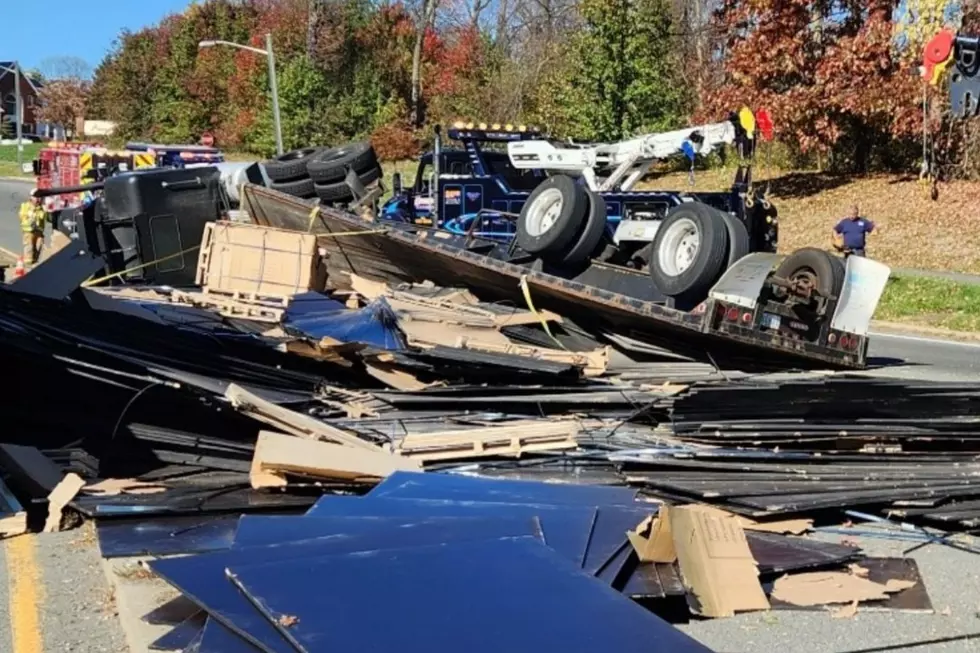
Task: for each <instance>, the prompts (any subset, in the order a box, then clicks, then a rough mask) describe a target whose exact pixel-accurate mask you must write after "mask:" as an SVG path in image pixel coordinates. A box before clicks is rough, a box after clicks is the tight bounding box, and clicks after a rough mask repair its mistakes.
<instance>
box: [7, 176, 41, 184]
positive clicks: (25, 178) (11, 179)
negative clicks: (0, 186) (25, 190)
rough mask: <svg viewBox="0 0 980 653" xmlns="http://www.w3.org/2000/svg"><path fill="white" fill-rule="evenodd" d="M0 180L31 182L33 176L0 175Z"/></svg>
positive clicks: (32, 181)
mask: <svg viewBox="0 0 980 653" xmlns="http://www.w3.org/2000/svg"><path fill="white" fill-rule="evenodd" d="M0 181H19V182H21V183H24V184H33V183H34V177H0Z"/></svg>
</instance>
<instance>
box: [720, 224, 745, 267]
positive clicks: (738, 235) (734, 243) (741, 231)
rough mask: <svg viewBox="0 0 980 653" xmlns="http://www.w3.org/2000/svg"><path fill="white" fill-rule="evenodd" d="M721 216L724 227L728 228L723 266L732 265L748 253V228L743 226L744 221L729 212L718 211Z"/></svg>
mask: <svg viewBox="0 0 980 653" xmlns="http://www.w3.org/2000/svg"><path fill="white" fill-rule="evenodd" d="M719 213H721V216H722V218H724V220H725V227H727V228H728V265H727V266H726V267H725V269H726V270H727V269H728V268H730V267H732V266H733V265H735V263H737V262H738V261H739V259H741V258H743V257H744V256H746V255H748V253H749V250H750V249H751V247H750V244H749V230H748V229H747V228H746V227H745V223H744V222H742V221H741V220H739V219H738V218H737V217H735V216H734V215H732V214H731V213H725V212H723V211H719Z"/></svg>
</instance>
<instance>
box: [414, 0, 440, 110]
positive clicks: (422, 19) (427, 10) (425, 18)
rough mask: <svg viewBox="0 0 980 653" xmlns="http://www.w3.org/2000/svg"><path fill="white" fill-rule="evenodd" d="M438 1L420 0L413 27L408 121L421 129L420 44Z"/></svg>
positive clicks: (432, 19) (434, 13)
mask: <svg viewBox="0 0 980 653" xmlns="http://www.w3.org/2000/svg"><path fill="white" fill-rule="evenodd" d="M437 4H438V0H422V5H421V7H419V15H418V18H417V23H416V26H415V46H414V47H413V48H412V104H411V116H410V120H411V122H412V124H413V125H414V126H415V127H421V126H422V122H423V121H424V120H425V116H424V113H423V110H422V44H423V42H424V40H425V35H426V33H427V32H428V31H429V29H430V28H431V26H432V23H433V21H434V20H435V15H436V5H437Z"/></svg>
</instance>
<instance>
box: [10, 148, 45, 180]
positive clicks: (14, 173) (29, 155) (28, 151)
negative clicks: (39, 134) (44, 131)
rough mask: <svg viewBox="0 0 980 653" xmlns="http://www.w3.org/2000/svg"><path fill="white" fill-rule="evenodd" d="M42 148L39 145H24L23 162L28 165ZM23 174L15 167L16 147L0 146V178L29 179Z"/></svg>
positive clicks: (27, 175) (18, 167)
mask: <svg viewBox="0 0 980 653" xmlns="http://www.w3.org/2000/svg"><path fill="white" fill-rule="evenodd" d="M41 147H42V145H41V143H26V144H25V145H24V154H23V161H24V163H30V162H31V161H33V160H34V157H36V156H37V153H38V150H40V149H41ZM31 176H32V175H30V174H26V175H25V174H24V172H23V171H22V170H21V169H20V166H18V165H17V146H16V145H0V177H31Z"/></svg>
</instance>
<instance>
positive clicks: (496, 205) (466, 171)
mask: <svg viewBox="0 0 980 653" xmlns="http://www.w3.org/2000/svg"><path fill="white" fill-rule="evenodd" d="M447 135H448V137H449V138H450V139H452V140H454V141H457V142H458V143H460V145H461V146H462V147H457V148H445V149H444V148H442V147H441V142H439V141H440V139H439V138H437V146H436V148H435V149H434V150H433V151H431V152H427V153H425V154H423V155H422V156H421V157H420V159H419V163H418V167H417V169H416V173H415V182H414V184H413V185H412V187H411V188H400V184H399V183H397V182H396V189H395V197H393V198H392V199H391V200H390V201H389V202H388V203H386V204H385V206H384V207H383V208H382V211H381V214H382V217H383V218H385V219H389V220H395V221H398V222H411V223H414V224H420V225H432V226H436V227H439V228H442V229H446V230H447V231H451V232H453V233H457V234H461V235H462V234H466V233H470V234H471V235H478V236H480V237H483V238H492V239H504V240H509V239H511V238H513V235H514V231H515V230H514V219H515V218H516V216H517V214H519V213H520V211H521V208H523V206H524V202H525V201H526V199H527V197H528V195H530V193H531V191H532V190H534V188H535V187H537V185H538V184H540V183H541V181H543V180H544V179H545V176H546V175H545V174H544V173H543V172H541V171H536V170H518V169H517V168H515V167H514V166H513V165H511V162H510V158H509V157H508V155H507V151H506V150H505V149H504V148H503V147H501V146H502V145H503V144H506V143H508V142H511V141H514V140H518V139H521V138H540V134H539V133H538V132H536V131H528V130H523V131H521V130H513V129H512V130H506V129H503V128H498V129H488V128H483V129H481V128H477V127H467V126H465V125H462V124H457V125H455V126H454V127H452V128H451V129H449V130H448V133H447ZM436 180H437V181H436ZM434 182H435V183H434Z"/></svg>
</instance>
